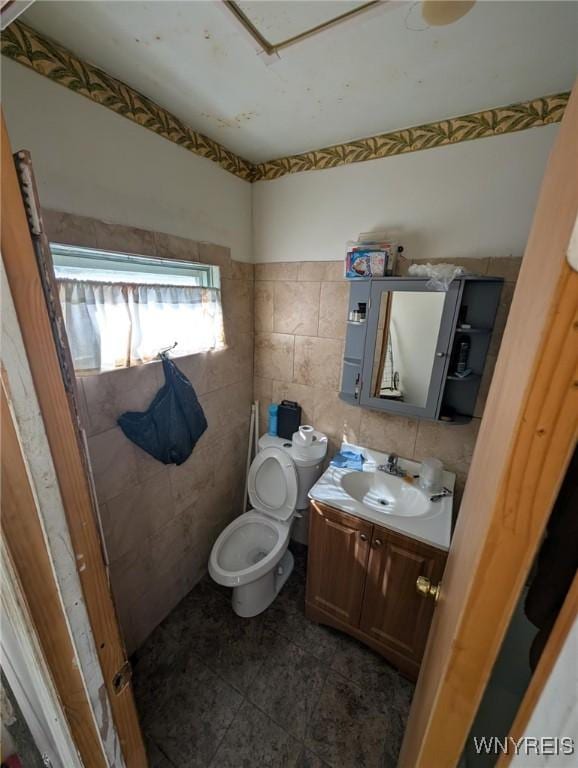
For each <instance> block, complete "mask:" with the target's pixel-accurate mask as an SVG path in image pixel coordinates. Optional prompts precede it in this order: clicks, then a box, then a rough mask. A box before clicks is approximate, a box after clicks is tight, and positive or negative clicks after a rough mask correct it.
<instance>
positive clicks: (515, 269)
mask: <svg viewBox="0 0 578 768" xmlns="http://www.w3.org/2000/svg"><path fill="white" fill-rule="evenodd" d="M521 266H522V259H521V258H517V257H515V256H504V257H503V258H495V257H491V258H490V259H488V272H487V274H488V275H491V276H492V277H503V278H504V280H506V281H507V282H509V283H515V282H516V280H517V279H518V274H519V272H520V267H521Z"/></svg>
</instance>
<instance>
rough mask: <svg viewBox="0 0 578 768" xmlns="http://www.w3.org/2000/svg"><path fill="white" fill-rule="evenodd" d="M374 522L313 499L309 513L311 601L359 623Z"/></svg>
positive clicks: (308, 584) (334, 614)
mask: <svg viewBox="0 0 578 768" xmlns="http://www.w3.org/2000/svg"><path fill="white" fill-rule="evenodd" d="M372 527H373V526H372V525H371V523H367V522H366V521H365V520H359V519H358V518H356V517H350V516H349V515H346V514H343V513H342V512H338V511H337V510H336V509H331V508H330V507H326V506H324V505H323V504H319V503H317V502H312V503H311V507H310V514H309V557H308V563H307V603H308V604H309V605H310V606H311V607H313V608H316V609H318V610H320V611H323V612H324V613H326V614H329V615H330V616H333V617H335V618H336V619H338V620H339V621H342V622H344V623H346V624H350V625H351V626H354V627H357V626H359V617H360V615H361V603H362V600H363V587H364V583H365V572H366V567H367V559H368V557H369V541H370V539H371V531H372Z"/></svg>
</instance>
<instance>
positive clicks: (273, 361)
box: [254, 333, 294, 381]
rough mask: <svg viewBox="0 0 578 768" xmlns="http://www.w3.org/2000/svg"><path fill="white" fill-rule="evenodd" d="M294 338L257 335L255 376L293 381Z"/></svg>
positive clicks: (270, 334)
mask: <svg viewBox="0 0 578 768" xmlns="http://www.w3.org/2000/svg"><path fill="white" fill-rule="evenodd" d="M293 348H294V337H293V336H290V335H288V334H285V333H256V334H255V368H254V373H255V376H261V377H262V378H265V379H278V380H280V381H291V379H292V378H293Z"/></svg>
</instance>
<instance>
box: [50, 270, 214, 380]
mask: <svg viewBox="0 0 578 768" xmlns="http://www.w3.org/2000/svg"><path fill="white" fill-rule="evenodd" d="M57 282H58V285H59V292H60V303H61V305H62V311H63V314H64V323H65V326H66V332H67V335H68V341H69V344H70V349H71V353H72V359H73V362H74V367H75V369H76V370H77V371H79V372H81V371H86V372H88V371H91V372H97V371H110V370H114V369H115V368H127V367H129V366H131V365H136V364H138V363H144V362H148V361H150V360H154V359H155V358H156V357H157V355H158V353H159V351H160V350H162V349H166V348H167V347H170V346H172V345H173V344H174V343H175V342H177V346H176V348H175V349H174V351H173V352H172V355H173V356H182V355H192V354H195V353H197V352H206V351H207V350H210V349H217V348H219V347H222V346H223V344H224V334H223V315H222V308H221V296H220V291H219V290H217V289H216V288H202V287H200V286H172V285H134V284H127V283H101V282H96V281H94V282H93V281H84V280H82V281H81V280H72V279H59V280H58V281H57Z"/></svg>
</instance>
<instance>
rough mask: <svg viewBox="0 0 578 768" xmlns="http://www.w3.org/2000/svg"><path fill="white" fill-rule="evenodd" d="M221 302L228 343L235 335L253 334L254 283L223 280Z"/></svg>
mask: <svg viewBox="0 0 578 768" xmlns="http://www.w3.org/2000/svg"><path fill="white" fill-rule="evenodd" d="M221 301H222V305H223V318H224V323H225V338H226V341H227V343H229V339H230V338H231V336H232V335H234V334H235V333H252V332H253V317H254V315H255V309H254V301H253V283H249V282H248V281H245V280H231V279H230V278H226V277H225V278H223V279H222V280H221Z"/></svg>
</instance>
